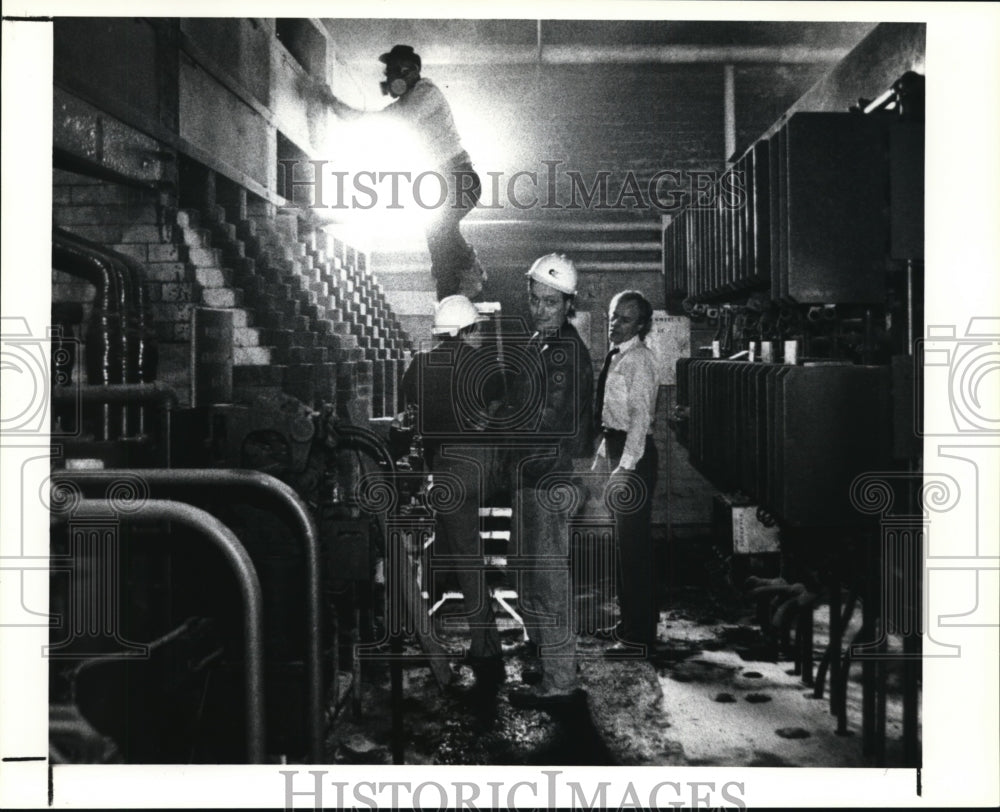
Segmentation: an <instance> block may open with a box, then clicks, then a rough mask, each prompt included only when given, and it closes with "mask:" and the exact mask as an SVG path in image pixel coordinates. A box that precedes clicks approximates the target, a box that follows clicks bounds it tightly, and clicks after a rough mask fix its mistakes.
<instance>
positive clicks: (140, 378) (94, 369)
mask: <svg viewBox="0 0 1000 812" xmlns="http://www.w3.org/2000/svg"><path fill="white" fill-rule="evenodd" d="M52 264H53V267H55V268H56V269H57V270H61V271H64V272H66V273H69V274H72V275H73V276H77V277H79V278H82V279H86V280H87V281H88V282H91V283H92V284H93V285H95V286H96V287H97V296H96V298H95V302H94V305H95V308H96V310H97V314H95V315H97V318H98V321H97V323H96V325H95V332H97V335H98V338H99V340H98V350H99V352H100V355H99V356H98V358H97V359H94V361H93V362H92V363H88V364H87V375H88V378H89V379H90V380H91V381H94V382H100V383H105V384H111V383H142V382H145V381H146V379H147V377H150V378H151V377H153V374H155V372H154V370H152V369H149V367H151V366H153V361H152V356H151V355H150V353H149V347H148V346H147V344H146V332H147V323H146V290H145V285H144V279H143V274H144V269H143V267H142V265H141V264H140V263H138V262H136V261H135V260H132V259H130V258H128V257H125V256H121V255H118V254H115V253H113V252H110V251H108V250H107V249H105V248H104V247H102V246H100V245H97V244H95V243H91V242H90V241H88V240H85V239H83V238H81V237H78V236H77V235H75V234H73V233H71V232H68V231H65V230H63V229H59V228H57V229H54V230H53V234H52ZM115 321H117V324H116V323H115ZM87 343H88V345H89V344H90V341H88V342H87ZM119 354H120V357H119ZM98 359H99V360H98ZM89 360H90V359H88V361H89ZM107 422H108V421H107V420H105V423H107ZM142 422H143V415H142V413H141V412H140V415H139V423H140V431H141V430H142ZM109 430H110V426H109V425H106V426H105V427H104V432H105V436H104V439H110V438H109V436H108V434H109ZM128 433H129V427H128V424H127V412H126V410H124V409H123V410H122V415H121V435H122V436H126V435H127V434H128Z"/></svg>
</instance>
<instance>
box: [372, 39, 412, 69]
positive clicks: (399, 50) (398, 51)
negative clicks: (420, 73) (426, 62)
mask: <svg viewBox="0 0 1000 812" xmlns="http://www.w3.org/2000/svg"><path fill="white" fill-rule="evenodd" d="M378 61H379V62H381V63H383V64H385V65H388V64H389V63H390V62H409V63H412V64H414V65H416V66H417V70H420V54H417V53H414V51H413V46H412V45H393V46H392V50H391V51H389V52H388V53H384V54H382V55H381V56H380V57H379V58H378Z"/></svg>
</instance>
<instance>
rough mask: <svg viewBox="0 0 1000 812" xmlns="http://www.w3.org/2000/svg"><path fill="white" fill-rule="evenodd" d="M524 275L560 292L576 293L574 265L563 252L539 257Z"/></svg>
mask: <svg viewBox="0 0 1000 812" xmlns="http://www.w3.org/2000/svg"><path fill="white" fill-rule="evenodd" d="M525 276H527V277H528V278H529V279H534V280H535V281H536V282H541V283H542V284H543V285H548V286H549V287H550V288H555V289H556V290H558V291H561V292H562V293H569V294H575V293H576V279H577V274H576V266H575V265H574V264H573V260H571V259H569V258H568V257H567V256H566V255H565V254H546V255H545V256H544V257H539V258H538V259H536V260H535V264H534V265H532V266H531V270H529V271H528V272H527V273H526V274H525Z"/></svg>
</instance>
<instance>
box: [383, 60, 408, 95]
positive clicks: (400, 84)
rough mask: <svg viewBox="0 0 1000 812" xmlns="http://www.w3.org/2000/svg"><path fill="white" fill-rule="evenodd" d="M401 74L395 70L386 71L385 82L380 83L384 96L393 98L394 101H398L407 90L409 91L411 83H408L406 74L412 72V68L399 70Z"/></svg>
mask: <svg viewBox="0 0 1000 812" xmlns="http://www.w3.org/2000/svg"><path fill="white" fill-rule="evenodd" d="M398 70H399V73H397V72H396V71H395V70H389V69H387V70H386V77H385V80H384V81H382V82H379V85H378V86H379V89H380V90H381V91H382V95H383V96H392V97H393V98H394V99H398V98H399V97H400V96H402V95H403V94H404V93H406V91H407V90H409V87H410V85H409V83H408V82H407V81H406V78H405V77H406V74H408V73H409V72H410V70H411V69H410V68H405V67H404V68H399V69H398Z"/></svg>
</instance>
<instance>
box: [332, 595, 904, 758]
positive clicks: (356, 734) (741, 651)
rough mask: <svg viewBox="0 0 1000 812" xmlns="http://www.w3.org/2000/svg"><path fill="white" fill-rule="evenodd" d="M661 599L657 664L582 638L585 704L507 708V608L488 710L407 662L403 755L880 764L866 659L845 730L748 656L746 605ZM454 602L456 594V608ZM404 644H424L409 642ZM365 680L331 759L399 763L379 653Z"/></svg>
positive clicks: (783, 670)
mask: <svg viewBox="0 0 1000 812" xmlns="http://www.w3.org/2000/svg"><path fill="white" fill-rule="evenodd" d="M583 597H585V596H583ZM663 605H664V608H663V610H662V611H661V615H660V626H659V641H660V644H659V647H658V651H657V656H656V657H655V658H654V660H653V661H652V662H650V661H647V660H645V659H642V660H623V661H612V660H607V659H605V658H603V657H602V656H601V653H602V651H603V650H604V648H606V647H607V646H608V645H609V643H608V642H605V641H602V640H598V639H596V638H594V637H587V636H581V637H580V642H579V652H578V654H579V656H578V661H579V668H580V680H581V684H582V686H583V687H584V688H585V689H586V692H587V701H586V709H583V708H575V709H572V710H569V709H567V710H564V711H559V712H558V713H546V712H541V711H526V710H518V709H515V708H513V707H512V706H511V705H510V703H509V701H508V700H507V693H508V691H509V690H510V688H511V687H516V686H518V685H520V684H521V681H520V673H521V668H522V667H523V665H524V660H525V654H526V651H525V644H524V642H523V638H522V633H521V629H520V627H518V626H517V625H516V624H515V623H513V622H512V621H511V620H509V619H507V618H504V619H502V620H501V625H502V630H501V635H502V638H503V640H504V659H505V669H506V683H505V685H504V686H503V687H502V689H501V691H500V693H499V695H498V697H497V701H496V703H495V705H493V706H491V707H488V708H485V709H483V708H477V707H474V706H473V707H470V706H469V705H468V704H467V703H465V702H463V701H462V700H461V699H460V698H456V697H455V696H453V695H452V694H451V693H450V692H448V691H442V690H441V689H440V688H439V686H438V684H437V682H436V681H435V680H434V678H433V676H432V675H431V673H430V670H429V669H428V668H427V666H426V664H424V665H421V664H419V660H414V661H413V662H412V664H410V665H408V666H407V667H406V669H405V670H404V696H405V700H404V722H403V724H404V740H405V742H406V748H405V761H406V763H410V764H473V765H542V764H547V765H557V766H558V765H620V766H625V765H632V766H671V765H687V766H709V765H712V766H775V767H777V766H800V767H863V766H872V764H871V762H870V761H869V760H868V759H866V758H865V756H864V755H863V754H862V745H861V733H860V728H861V685H860V666H855V667H854V668H853V669H852V672H851V678H850V681H849V687H848V700H847V701H848V725H849V730H850V732H849V733H848V734H847V735H837V733H836V732H835V731H836V719H835V718H834V717H833V716H831V715H830V712H829V702H828V700H827V699H826V698H823V699H815V698H813V690H812V688H810V687H807V686H806V685H804V684H803V683H802V681H801V679H800V677H799V676H797V675H795V674H793V673H792V663H791V662H790V661H781V660H778V661H771V660H768V659H753V658H754V657H755V656H756V657H760V656H762V653H763V652H765V650H766V646H764V645H762V644H763V642H764V639H763V637H762V636H761V634H760V632H759V630H758V629H757V627H756V626H755V625H754V624H753V622H752V607H751V606H750V604H749V602H741V601H740V600H739V599H738V598H733V596H732V595H725V596H724V597H723V599H721V600H720V599H719V597H718V596H714V597H713V596H712V595H711V594H709V593H708V592H706V590H704V589H696V588H678V589H674V590H672V592H671V594H670V595H668V596H666V597H665V601H664V604H663ZM459 608H460V605H457V604H456V605H455V611H458V610H459ZM612 608H613V607H612ZM442 611H444V612H447V611H448V608H447V606H446V607H445V608H444V609H443V610H442ZM828 618H829V611H828V607H827V606H820V607H818V609H817V610H816V615H815V631H814V646H815V652H816V655H815V659H816V661H817V662H818V660H819V658H820V656H821V655H822V651H823V648H824V647H825V645H826V643H827V639H828V636H827V635H828ZM856 622H857V620H855V623H856ZM849 631H850V630H849ZM449 634H450V638H449V637H447V636H445V638H444V639H445V642H446V645H447V647H448V649H449V650H451V651H453V652H454V653H455V655H456V658H457V657H458V655H459V653H460V652H461V650H462V645H463V642H465V638H464V636H463V634H462V633H461V630H456V631H452V632H450V633H449ZM410 650H411V652H412V653H413V654H415V655H417V654H419V650H418V649H417V648H416V646H415V644H411V645H410ZM763 656H767V655H766V653H765V654H763ZM454 669H455V673H456V678H457V681H458V683H459V684H471V682H472V676H471V672H470V671H469V669H468V668H466V667H461V668H459V667H457V666H454ZM889 684H890V695H889V700H888V703H887V705H888V708H887V739H888V742H887V758H888V763H889V765H890V766H891V765H893V764H899V763H900V758H901V756H900V750H901V743H900V738H901V734H902V729H901V717H902V706H901V702H900V699H899V696H898V692H895V691H893V685H894V684H895V683H894V678H893V675H892V674H890V680H889ZM361 688H362V690H361V703H360V713H356V712H355V711H354V710H352V708H351V704H350V703H346V705H345V707H344V708H343V709H342V710H341V711H340V713H339V715H338V716H337V719H336V722H335V724H334V729H333V733H332V734H331V736H330V739H329V741H328V752H329V757H330V761H331V762H334V763H336V762H341V763H383V764H385V763H391V755H390V753H391V750H390V731H391V716H390V701H389V700H390V694H389V680H388V669H387V668H386V667H385V666H384V664H382V663H372V664H369V665H366V666H365V669H364V674H363V677H362V685H361Z"/></svg>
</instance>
